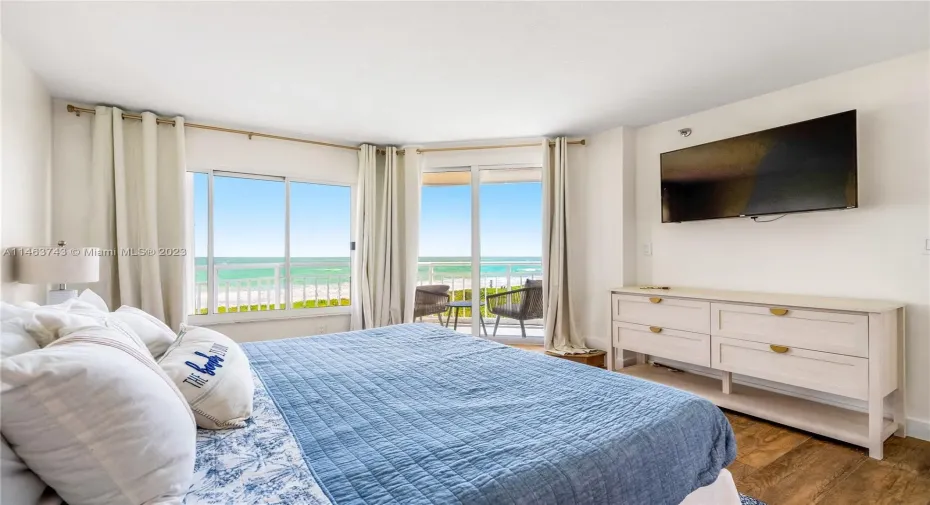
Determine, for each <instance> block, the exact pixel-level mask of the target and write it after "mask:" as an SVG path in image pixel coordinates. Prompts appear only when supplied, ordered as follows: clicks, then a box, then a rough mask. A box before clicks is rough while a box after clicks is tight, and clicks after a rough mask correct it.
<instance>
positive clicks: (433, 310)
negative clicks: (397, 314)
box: [413, 284, 449, 324]
mask: <svg viewBox="0 0 930 505" xmlns="http://www.w3.org/2000/svg"><path fill="white" fill-rule="evenodd" d="M448 304H449V286H446V285H445V284H433V285H430V286H419V287H417V290H416V297H415V299H414V303H413V318H414V319H416V318H418V317H419V318H420V320H421V321H422V320H423V316H431V315H433V314H438V316H439V323H440V324H442V314H443V312H445V311H446V310H447V309H448V308H447V305H448Z"/></svg>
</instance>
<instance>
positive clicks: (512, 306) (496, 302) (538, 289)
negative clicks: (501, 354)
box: [487, 280, 543, 338]
mask: <svg viewBox="0 0 930 505" xmlns="http://www.w3.org/2000/svg"><path fill="white" fill-rule="evenodd" d="M487 301H488V305H487V306H488V312H490V313H491V314H494V315H495V316H497V319H496V320H495V321H494V336H497V326H498V325H499V324H500V322H501V317H506V318H509V319H516V320H517V321H520V333H522V334H523V338H526V326H525V325H524V324H523V322H524V321H527V320H529V319H540V318H542V317H543V304H542V281H533V280H527V281H526V284H525V285H524V286H523V287H522V288H520V289H514V290H512V291H507V292H504V293H497V294H496V295H488V297H487Z"/></svg>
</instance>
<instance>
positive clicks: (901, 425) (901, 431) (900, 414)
mask: <svg viewBox="0 0 930 505" xmlns="http://www.w3.org/2000/svg"><path fill="white" fill-rule="evenodd" d="M899 384H900V383H899ZM892 396H893V399H892V402H893V403H892V405H893V408H894V422H895V424H897V425H898V429H897V431H895V432H894V434H895V436H897V437H902V438H903V437H906V436H907V416H906V415H905V414H904V412H905V410H904V388H902V387H900V386H898V389H897V390H895V392H894V393H892Z"/></svg>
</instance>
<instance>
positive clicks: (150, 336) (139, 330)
mask: <svg viewBox="0 0 930 505" xmlns="http://www.w3.org/2000/svg"><path fill="white" fill-rule="evenodd" d="M110 317H111V318H115V319H118V320H120V321H122V322H123V323H124V324H126V326H129V327H130V328H131V329H132V331H133V332H135V334H136V335H138V336H139V338H140V339H142V341H143V342H145V346H146V347H148V348H149V352H151V353H152V357H153V358H155V359H158V358H160V357H161V356H162V355H163V354H165V351H166V350H168V347H169V346H171V344H173V343H174V341H175V340H177V338H178V336H177V335H176V334H175V333H174V332H173V331H171V328H169V327H168V325H167V324H165V323H163V322H161V321H159V320H158V318H157V317H155V316H153V315H151V314H149V313H148V312H145V311H144V310H140V309H137V308H135V307H130V306H128V305H123V306H122V307H120V308H118V309H116V312H112V313H110Z"/></svg>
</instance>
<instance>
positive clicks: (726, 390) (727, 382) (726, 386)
mask: <svg viewBox="0 0 930 505" xmlns="http://www.w3.org/2000/svg"><path fill="white" fill-rule="evenodd" d="M721 382H722V383H723V394H725V395H728V394H730V393H731V392H732V391H733V374H732V373H731V372H723V377H722V381H721Z"/></svg>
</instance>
